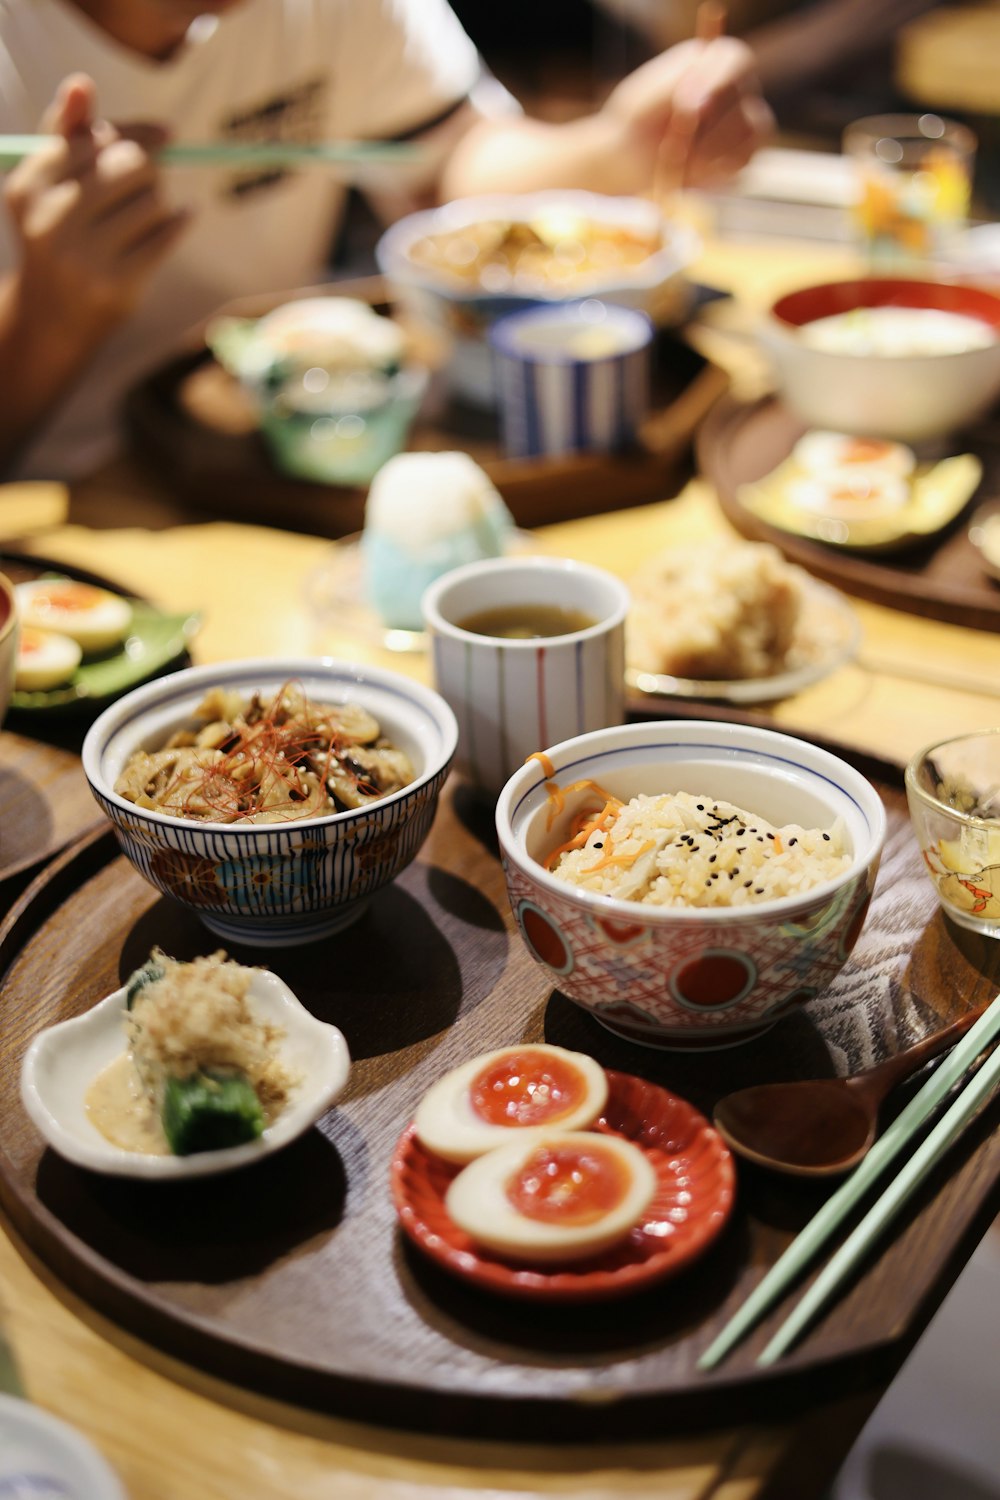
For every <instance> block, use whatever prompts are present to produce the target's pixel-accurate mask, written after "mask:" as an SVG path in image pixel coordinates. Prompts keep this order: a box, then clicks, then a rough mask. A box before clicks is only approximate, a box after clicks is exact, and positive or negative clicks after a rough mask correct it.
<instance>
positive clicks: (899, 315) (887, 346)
mask: <svg viewBox="0 0 1000 1500" xmlns="http://www.w3.org/2000/svg"><path fill="white" fill-rule="evenodd" d="M799 334H800V337H801V338H802V341H803V342H804V343H806V344H808V345H809V346H810V348H813V349H823V350H825V351H826V352H827V353H830V354H866V355H874V356H875V357H877V358H900V357H912V356H914V355H916V356H922V355H932V354H964V353H966V352H967V351H968V350H970V349H986V348H989V346H990V345H991V344H995V343H996V342H997V331H996V329H995V328H993V327H991V326H990V324H989V323H984V322H983V320H982V319H981V318H972V317H969V316H968V315H967V314H965V313H954V312H945V311H943V310H942V309H940V308H936V307H855V308H852V309H851V310H850V312H843V313H834V314H833V315H832V316H831V317H828V318H816V319H815V320H814V321H813V322H811V323H804V324H803V325H802V327H801V328H800V329H799Z"/></svg>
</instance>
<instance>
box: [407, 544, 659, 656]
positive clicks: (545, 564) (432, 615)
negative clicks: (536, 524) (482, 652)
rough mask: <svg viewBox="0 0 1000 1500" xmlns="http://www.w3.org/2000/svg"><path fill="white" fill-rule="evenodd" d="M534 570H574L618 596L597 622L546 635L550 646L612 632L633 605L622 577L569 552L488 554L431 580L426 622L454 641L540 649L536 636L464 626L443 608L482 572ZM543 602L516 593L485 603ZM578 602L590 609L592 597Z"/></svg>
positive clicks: (525, 572) (496, 574) (424, 604)
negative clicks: (486, 631) (519, 636)
mask: <svg viewBox="0 0 1000 1500" xmlns="http://www.w3.org/2000/svg"><path fill="white" fill-rule="evenodd" d="M531 573H536V574H538V575H539V576H540V577H543V576H544V575H546V574H548V575H549V576H551V575H553V574H558V575H559V576H561V577H573V576H575V577H577V578H580V579H582V580H584V581H585V582H586V583H587V585H588V586H596V587H599V588H604V589H607V590H608V593H609V597H610V598H611V599H612V600H613V603H612V605H611V608H610V609H608V610H606V611H604V612H603V613H601V615H600V616H599V618H598V619H596V620H595V621H594V624H593V625H588V626H586V627H585V628H584V629H582V630H571V631H567V632H566V633H565V634H564V635H550V636H545V638H544V639H545V644H546V646H554V645H557V644H558V643H559V642H561V641H589V640H596V639H597V638H598V637H599V636H602V635H605V634H607V632H608V631H609V630H613V629H615V628H616V627H617V626H619V625H621V624H623V623H624V621H625V617H626V615H627V614H628V611H629V608H630V607H631V603H632V596H631V594H630V593H629V591H628V588H627V586H626V585H625V584H624V583H623V582H622V580H621V579H620V578H616V577H615V575H614V574H613V573H608V572H607V571H605V569H603V568H595V567H594V566H593V565H592V564H591V563H583V562H577V561H576V560H575V559H573V558H568V557H497V558H487V559H486V560H485V561H483V562H475V563H466V564H465V565H464V566H463V567H460V568H452V569H451V571H450V572H448V573H445V574H443V575H442V576H441V577H440V578H438V579H436V580H435V581H434V582H433V583H432V584H429V585H428V587H427V588H426V589H425V590H424V594H423V597H422V599H421V601H420V607H421V612H422V613H423V617H424V624H425V626H426V627H427V629H428V630H429V631H431V632H432V633H434V634H436V635H442V636H447V637H449V638H450V639H451V640H453V641H464V642H467V643H468V644H470V645H479V646H490V647H498V646H500V647H503V649H504V650H512V651H525V650H528V651H535V650H537V649H538V639H537V638H524V639H511V638H510V637H509V636H499V635H483V634H482V632H480V631H473V630H463V629H462V628H461V626H460V625H456V624H455V622H454V621H453V620H450V619H449V618H448V616H447V615H446V614H445V613H444V609H445V607H446V601H447V598H448V595H449V594H450V593H453V592H454V593H457V592H459V591H460V590H461V589H462V588H463V587H464V585H465V584H467V583H469V582H475V581H476V580H477V579H483V578H499V577H502V576H504V575H506V576H508V577H510V576H526V575H529V574H531ZM544 602H545V600H544V599H541V600H527V601H525V600H522V599H519V598H517V599H513V598H512V599H505V600H502V601H498V602H496V603H494V604H484V605H483V606H482V607H483V608H498V609H501V608H503V607H504V605H505V604H521V603H544ZM576 607H577V608H579V609H580V610H581V611H583V612H584V613H586V612H587V609H588V601H586V600H581V601H580V602H579V603H578V604H577V606H576ZM590 607H591V608H592V607H593V606H590ZM465 613H466V614H468V613H470V611H465Z"/></svg>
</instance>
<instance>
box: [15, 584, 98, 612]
mask: <svg viewBox="0 0 1000 1500" xmlns="http://www.w3.org/2000/svg"><path fill="white" fill-rule="evenodd" d="M103 598H104V594H103V592H102V590H101V589H95V588H92V587H91V586H90V584H87V583H54V584H52V585H51V586H50V587H49V588H46V589H38V590H36V592H35V594H34V596H33V597H32V601H31V602H32V604H33V605H34V606H35V608H37V609H65V610H80V609H93V608H94V606H95V605H96V604H99V603H100V602H101V600H102V599H103Z"/></svg>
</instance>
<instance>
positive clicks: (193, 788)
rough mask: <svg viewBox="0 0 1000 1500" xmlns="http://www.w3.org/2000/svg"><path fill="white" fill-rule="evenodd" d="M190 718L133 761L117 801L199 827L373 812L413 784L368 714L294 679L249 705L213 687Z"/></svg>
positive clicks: (409, 770)
mask: <svg viewBox="0 0 1000 1500" xmlns="http://www.w3.org/2000/svg"><path fill="white" fill-rule="evenodd" d="M193 717H194V724H193V725H192V726H189V727H185V728H184V729H182V730H179V731H177V732H176V733H175V734H173V735H171V736H170V738H169V740H167V742H166V744H165V745H164V746H163V747H162V748H161V749H156V750H136V751H134V752H133V754H132V755H130V756H129V758H128V760H127V761H126V763H125V765H124V767H123V768H122V770H121V772H120V774H119V775H118V777H117V779H116V781H115V791H116V792H117V793H118V795H119V796H120V797H125V798H126V799H127V800H128V801H130V802H134V803H135V804H136V806H138V807H145V808H150V809H152V810H154V811H157V812H164V813H170V814H173V815H174V816H175V817H181V818H193V819H197V820H198V821H200V822H211V823H243V824H247V823H281V822H287V821H289V820H291V819H300V818H324V817H331V816H333V814H335V813H338V812H343V811H345V810H346V809H353V808H362V807H367V806H368V805H369V804H370V803H372V802H377V801H379V800H380V799H381V798H383V797H388V796H390V795H391V794H392V793H393V792H397V791H399V790H401V788H403V787H404V786H407V785H408V784H409V783H410V782H411V781H412V780H413V779H414V774H415V773H414V770H413V766H412V765H411V763H410V760H409V757H408V756H407V755H406V754H405V752H404V751H402V750H401V749H399V748H398V747H397V746H395V745H394V744H392V743H391V742H390V741H389V740H387V739H386V738H385V737H384V736H383V734H382V730H381V727H380V725H379V723H378V721H377V720H376V719H375V718H374V716H373V715H372V714H370V713H369V712H368V710H367V709H365V708H362V707H361V706H360V705H359V704H356V703H339V704H325V703H312V702H311V701H310V700H309V698H307V696H306V694H305V692H304V691H303V689H302V686H301V684H299V683H296V682H286V683H285V684H284V686H283V687H281V688H279V690H278V691H277V692H276V693H275V694H273V696H270V697H269V696H267V695H266V694H263V693H259V692H258V693H254V694H253V695H252V696H251V697H250V699H249V700H247V699H246V698H244V696H243V694H242V693H240V692H237V691H231V690H228V689H226V688H224V687H217V688H212V689H210V690H209V692H208V693H206V695H205V697H204V699H203V700H202V702H201V703H200V704H199V705H198V707H197V708H196V709H195V711H194V715H193Z"/></svg>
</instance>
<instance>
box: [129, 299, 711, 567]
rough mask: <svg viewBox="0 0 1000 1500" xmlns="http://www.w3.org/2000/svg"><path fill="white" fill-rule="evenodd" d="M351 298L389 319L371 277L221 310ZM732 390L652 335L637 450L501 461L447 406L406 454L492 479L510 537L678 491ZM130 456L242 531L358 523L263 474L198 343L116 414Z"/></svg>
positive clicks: (473, 414) (672, 337) (680, 345)
mask: <svg viewBox="0 0 1000 1500" xmlns="http://www.w3.org/2000/svg"><path fill="white" fill-rule="evenodd" d="M323 294H326V295H336V296H343V297H358V298H360V299H362V300H364V301H367V302H371V303H372V304H373V306H375V307H377V309H378V310H379V311H380V312H391V310H392V309H391V308H390V307H389V306H388V304H387V301H386V289H385V285H384V283H383V282H382V281H381V279H380V278H378V277H369V278H365V279H364V280H362V281H348V282H338V283H335V284H333V285H331V286H327V287H319V288H313V289H311V291H310V290H307V289H301V290H298V291H295V292H285V293H282V294H272V295H271V296H269V297H258V298H252V299H248V300H245V301H241V302H239V303H234V304H232V306H229V307H227V308H226V309H225V311H226V312H227V313H233V314H234V315H238V316H246V317H257V316H260V315H261V314H263V313H265V312H267V311H268V310H269V309H270V308H271V307H275V306H277V305H279V304H280V303H282V302H287V301H289V300H290V299H291V298H292V297H305V296H309V295H323ZM728 387H729V377H728V375H726V374H725V372H724V371H723V370H721V369H719V367H718V366H717V365H713V364H711V363H710V362H709V361H708V360H706V359H705V357H704V356H703V355H701V354H699V353H697V351H696V350H694V349H692V348H691V346H690V345H689V344H687V343H685V342H684V341H683V339H681V338H679V337H677V336H676V334H672V333H670V332H667V331H664V330H661V331H660V332H659V333H658V335H657V338H656V341H655V344H654V360H653V408H652V411H651V413H650V416H649V418H648V420H647V421H646V423H645V424H644V426H643V429H642V432H641V437H640V441H639V443H638V444H637V445H636V446H635V448H634V449H631V450H629V451H627V452H624V453H615V454H602V453H578V454H568V455H566V456H564V457H555V458H544V459H541V458H540V459H509V458H504V457H503V455H502V454H501V451H500V443H499V430H498V426H497V418H496V414H495V413H492V412H486V411H481V410H478V409H476V408H474V407H471V406H466V405H464V404H462V403H460V402H457V401H454V402H451V403H446V404H444V405H443V406H442V405H441V403H440V402H439V403H438V406H439V409H438V410H437V411H436V412H434V413H433V414H428V415H426V416H425V418H424V419H423V421H422V423H418V425H417V426H416V428H415V429H414V431H413V432H412V433H411V435H410V441H409V444H408V446H409V447H410V448H414V449H420V450H429V451H440V450H447V449H452V448H461V449H462V450H463V451H464V452H466V453H469V454H471V456H472V457H473V458H474V459H475V460H476V462H477V463H479V464H481V465H482V467H483V468H484V469H485V470H486V472H487V473H488V474H489V476H490V478H491V479H492V480H493V482H494V484H495V485H496V486H497V488H498V489H499V491H500V493H501V494H502V495H503V498H504V500H505V501H506V503H507V506H508V508H509V509H510V511H511V513H512V514H513V516H514V520H515V521H516V523H517V525H518V526H542V525H547V524H549V523H551V522H556V521H569V520H573V519H574V518H575V517H578V516H589V515H595V514H599V513H601V512H604V511H609V510H620V509H622V508H623V507H625V506H630V505H638V504H641V503H643V502H644V501H648V500H662V499H663V498H664V496H666V495H668V494H670V493H671V492H672V489H673V488H674V487H675V485H676V475H677V468H678V466H679V464H680V461H681V460H682V459H683V457H684V455H685V454H686V453H687V451H688V450H689V448H690V445H691V442H692V439H693V437H694V433H695V431H696V429H697V427H698V425H699V423H700V422H701V421H702V420H703V418H704V417H705V416H706V415H707V413H708V412H709V411H710V409H711V407H712V406H713V405H714V403H715V402H716V401H717V400H718V399H719V397H720V396H721V395H723V393H724V392H725V391H726V390H727V389H728ZM125 416H126V425H127V429H128V433H129V437H130V440H131V442H132V445H133V448H134V449H135V452H136V454H137V456H138V457H139V458H140V459H142V460H145V461H146V462H149V463H151V464H152V465H153V466H154V467H155V471H156V473H157V475H158V477H160V478H162V479H164V480H165V481H166V482H167V483H168V484H170V485H171V486H172V487H173V488H175V489H177V490H179V491H180V492H181V493H182V494H183V496H184V498H185V500H186V501H189V502H190V503H191V504H193V505H196V506H200V507H202V508H204V509H206V510H210V511H212V512H214V513H215V514H216V515H231V516H234V517H236V518H237V519H238V520H241V521H259V522H264V523H265V524H266V523H272V524H273V523H280V525H282V526H284V527H285V528H286V529H289V528H293V529H294V528H298V529H300V530H307V531H310V532H312V533H313V534H315V535H319V536H330V537H340V536H345V535H347V534H349V533H350V532H353V531H359V530H360V529H361V526H362V525H363V523H364V505H365V495H366V493H367V492H366V490H365V489H363V488H349V487H344V486H336V485H322V484H313V483H310V482H309V481H307V480H301V479H294V478H292V477H290V476H288V475H286V474H282V473H281V471H280V470H279V469H277V468H275V466H274V465H273V464H272V462H271V459H270V457H269V455H268V452H267V449H266V447H265V445H264V441H263V439H262V438H261V436H260V434H259V432H258V431H257V421H256V416H255V413H254V409H253V405H252V403H251V402H250V400H249V398H248V397H247V395H246V393H245V392H244V391H243V390H242V389H241V387H240V386H239V384H238V382H237V381H235V380H234V379H233V378H232V377H231V376H230V375H228V374H227V373H226V371H225V370H223V369H222V368H221V366H220V365H218V364H217V363H216V361H215V359H214V358H213V356H212V354H211V352H210V351H209V350H208V349H207V348H206V346H205V342H204V337H203V335H202V334H201V333H200V332H198V333H196V334H194V335H192V336H191V337H189V339H188V340H187V341H186V344H185V347H183V348H182V349H181V350H179V351H178V353H177V355H176V356H175V357H174V358H173V359H171V360H170V361H168V363H167V364H166V365H164V366H163V367H162V368H161V369H160V370H158V371H156V372H155V373H154V374H153V375H152V376H150V377H149V378H147V379H146V380H145V381H143V382H142V383H141V384H140V385H138V386H137V387H136V388H135V389H134V390H133V391H132V392H131V394H130V395H129V398H128V400H127V402H126V407H125Z"/></svg>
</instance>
